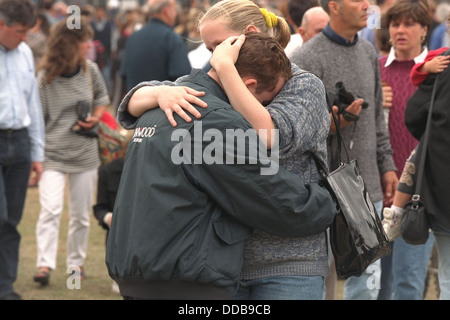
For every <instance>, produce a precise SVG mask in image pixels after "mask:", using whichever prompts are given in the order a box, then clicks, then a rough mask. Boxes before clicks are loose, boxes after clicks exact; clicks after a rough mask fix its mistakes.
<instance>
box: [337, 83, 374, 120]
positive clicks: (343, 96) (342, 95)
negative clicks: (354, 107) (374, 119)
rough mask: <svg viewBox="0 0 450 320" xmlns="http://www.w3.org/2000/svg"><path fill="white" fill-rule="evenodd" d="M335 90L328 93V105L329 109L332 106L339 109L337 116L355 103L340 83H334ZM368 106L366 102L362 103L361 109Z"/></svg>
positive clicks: (353, 98) (351, 95) (352, 96)
mask: <svg viewBox="0 0 450 320" xmlns="http://www.w3.org/2000/svg"><path fill="white" fill-rule="evenodd" d="M335 89H336V90H335V91H333V92H329V93H328V103H329V104H330V109H331V108H332V106H337V107H338V108H339V111H338V114H341V113H343V112H344V111H345V109H346V108H347V107H348V106H349V105H350V104H351V103H352V102H353V101H355V96H354V95H353V94H352V93H350V92H348V91H347V90H346V89H345V87H344V84H343V83H342V81H339V82H336V85H335ZM368 106H369V103H368V102H365V101H364V102H363V103H362V108H363V109H366V108H367V107H368Z"/></svg>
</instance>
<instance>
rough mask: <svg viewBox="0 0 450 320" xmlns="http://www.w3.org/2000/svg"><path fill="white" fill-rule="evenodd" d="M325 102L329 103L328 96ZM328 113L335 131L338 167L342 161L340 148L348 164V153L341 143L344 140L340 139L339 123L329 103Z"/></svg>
mask: <svg viewBox="0 0 450 320" xmlns="http://www.w3.org/2000/svg"><path fill="white" fill-rule="evenodd" d="M327 102H329V100H328V96H327ZM328 106H329V107H328V111H329V112H330V114H331V117H332V119H333V122H334V127H335V129H336V140H337V158H338V162H339V164H338V166H339V165H341V164H342V159H341V151H342V147H343V148H344V151H345V155H346V158H347V163H348V162H350V157H349V156H348V151H347V148H346V147H345V143H344V142H343V141H344V140H343V139H342V134H341V128H340V121H339V119H338V118H337V117H336V115H335V114H334V112H333V109H332V106H331V104H330V103H328Z"/></svg>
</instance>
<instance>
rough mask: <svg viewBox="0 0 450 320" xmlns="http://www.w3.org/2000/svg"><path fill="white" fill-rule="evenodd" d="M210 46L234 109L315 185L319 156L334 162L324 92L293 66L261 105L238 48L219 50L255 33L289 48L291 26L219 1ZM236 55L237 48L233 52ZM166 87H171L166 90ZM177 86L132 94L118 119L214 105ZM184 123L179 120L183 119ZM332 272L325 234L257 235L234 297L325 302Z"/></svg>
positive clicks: (250, 5) (147, 85)
mask: <svg viewBox="0 0 450 320" xmlns="http://www.w3.org/2000/svg"><path fill="white" fill-rule="evenodd" d="M199 31H200V34H201V37H202V40H203V42H204V43H205V45H206V47H207V48H208V49H209V50H210V51H212V52H213V57H212V60H211V65H212V67H213V68H214V69H215V71H216V72H217V74H218V75H219V77H220V81H221V83H222V84H223V87H224V89H225V92H226V93H227V95H228V98H229V100H230V102H231V105H232V106H233V108H234V109H235V110H237V111H238V112H240V113H241V114H242V115H243V116H244V117H245V118H246V119H247V121H249V122H250V124H251V125H252V126H253V127H254V128H255V129H256V130H257V132H263V131H260V130H264V129H265V130H267V132H268V133H269V134H268V135H267V136H261V135H260V137H261V138H263V140H265V141H266V143H267V145H269V146H270V145H271V142H272V136H271V135H270V132H273V131H271V129H276V130H278V133H279V140H278V141H276V142H278V143H279V149H280V165H281V166H284V167H286V168H287V169H288V170H289V171H291V172H293V173H295V174H297V175H298V177H299V178H300V179H301V180H302V181H303V182H304V183H308V182H316V181H317V180H318V179H319V174H318V172H317V168H316V166H315V163H314V159H313V157H312V155H311V154H312V153H315V154H316V155H317V156H318V157H319V158H320V159H322V161H323V162H324V163H327V160H326V159H327V146H326V139H327V136H328V132H329V129H330V116H329V113H328V109H327V105H326V98H325V89H324V86H323V84H322V82H321V81H320V80H319V79H318V78H317V77H316V76H315V75H313V74H311V73H307V72H305V71H303V70H301V69H299V68H298V67H297V66H296V65H293V66H292V70H293V76H292V77H291V78H290V79H289V80H288V81H287V82H286V84H285V85H284V87H283V88H282V90H281V92H280V93H279V94H278V95H277V96H276V97H275V98H274V99H273V100H272V101H267V102H266V103H265V106H263V105H262V104H261V103H259V102H258V101H257V100H256V99H255V98H254V97H253V96H252V94H251V93H250V92H249V91H248V90H247V88H246V86H245V85H244V83H243V82H242V80H240V79H239V75H238V72H237V71H236V68H235V67H234V64H233V62H234V61H235V60H233V59H230V56H231V57H237V56H238V50H239V48H238V49H237V50H236V51H235V52H233V51H232V50H234V49H236V47H223V48H222V49H223V50H222V49H221V50H218V51H215V49H216V47H217V46H218V45H219V44H220V43H222V41H224V40H225V39H227V38H229V37H231V36H237V35H240V34H243V33H248V32H255V31H259V32H263V33H267V34H270V35H272V36H273V37H274V38H275V39H277V40H278V42H279V43H280V44H281V46H283V47H286V45H287V43H288V42H289V39H290V32H289V28H288V25H287V23H286V21H285V20H284V19H283V18H281V17H277V16H276V15H275V14H274V13H272V12H270V11H268V10H266V9H265V8H260V7H258V6H257V5H256V4H255V3H254V2H252V1H248V0H228V1H220V2H217V3H216V4H215V5H213V6H212V7H210V8H209V9H208V10H207V11H206V13H205V14H204V16H203V17H202V18H201V19H200V20H199ZM227 48H228V49H230V50H227ZM255 68H258V62H257V61H255ZM178 82H179V80H177V81H176V82H175V85H176V84H177V83H178ZM160 85H164V86H160ZM173 85H174V83H170V82H153V81H152V82H144V83H141V84H139V85H138V86H136V87H135V88H133V89H132V90H131V91H130V92H129V93H128V94H127V96H126V97H125V99H124V100H123V102H122V104H121V105H120V107H119V111H118V112H119V113H118V118H119V120H120V121H121V124H122V125H123V126H125V127H127V128H132V127H133V126H134V123H135V121H136V120H137V118H138V117H139V116H140V115H142V114H143V113H144V112H145V111H146V110H148V109H151V108H154V107H157V106H160V107H161V108H162V109H164V110H165V111H166V114H167V116H168V118H169V120H170V121H171V122H172V125H176V124H177V122H176V119H177V116H175V117H174V116H173V112H174V111H175V112H176V113H177V114H178V115H180V116H181V117H182V119H184V120H186V121H191V120H192V118H191V116H189V115H188V114H187V113H186V112H185V111H184V110H183V109H185V110H186V111H187V112H188V113H190V114H191V115H193V116H194V117H196V118H199V117H200V113H199V112H198V111H196V110H195V109H194V108H193V107H192V106H191V105H190V104H191V103H192V104H196V105H199V106H202V107H207V106H206V105H205V103H203V102H202V101H201V100H200V99H198V96H201V95H202V94H203V93H202V92H198V91H195V90H192V89H189V88H186V87H174V86H173ZM178 120H180V118H178ZM328 273H329V267H328V253H327V244H326V235H325V232H322V233H320V234H315V235H311V236H307V237H301V238H287V237H277V236H274V235H272V234H270V233H266V232H262V231H259V230H255V232H254V233H253V236H252V237H251V238H250V239H249V240H248V241H247V242H246V245H245V252H244V264H243V269H242V273H241V285H240V289H239V292H238V294H237V295H236V296H235V297H234V298H235V299H323V296H324V277H325V276H326V275H327V274H328Z"/></svg>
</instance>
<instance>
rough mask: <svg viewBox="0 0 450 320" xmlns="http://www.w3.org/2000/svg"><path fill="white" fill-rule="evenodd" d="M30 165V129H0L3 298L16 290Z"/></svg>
mask: <svg viewBox="0 0 450 320" xmlns="http://www.w3.org/2000/svg"><path fill="white" fill-rule="evenodd" d="M30 166H31V160H30V139H29V137H28V131H27V130H26V129H24V130H20V131H13V132H5V131H0V297H1V296H4V295H6V294H9V293H12V292H14V288H13V283H14V281H15V280H16V278H17V268H18V262H19V245H20V234H19V232H18V231H17V225H18V224H19V222H20V220H21V218H22V212H23V208H24V205H25V197H26V193H27V189H28V178H29V176H30Z"/></svg>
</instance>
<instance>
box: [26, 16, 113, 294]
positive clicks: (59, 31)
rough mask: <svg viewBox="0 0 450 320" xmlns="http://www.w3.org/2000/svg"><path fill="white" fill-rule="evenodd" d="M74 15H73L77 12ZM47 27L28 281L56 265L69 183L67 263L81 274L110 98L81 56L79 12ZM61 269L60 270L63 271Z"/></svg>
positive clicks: (43, 280)
mask: <svg viewBox="0 0 450 320" xmlns="http://www.w3.org/2000/svg"><path fill="white" fill-rule="evenodd" d="M78 18H79V17H78ZM68 19H73V17H68V18H66V19H63V20H61V21H60V22H58V23H57V24H55V25H54V26H53V27H52V30H51V33H50V37H49V39H48V44H47V51H46V54H45V55H44V57H43V63H42V64H41V66H40V68H39V69H38V74H37V81H38V88H39V94H40V98H41V103H42V110H43V113H44V121H45V134H46V139H45V143H46V145H45V152H44V164H43V173H42V178H41V181H40V183H39V198H40V203H41V211H40V214H39V219H38V222H37V225H36V241H37V267H38V272H37V273H36V274H35V275H34V277H33V279H34V281H36V282H38V283H40V284H41V285H47V284H48V282H49V277H50V271H51V270H54V269H55V268H56V256H57V249H58V234H59V225H60V219H61V213H62V211H63V208H64V194H65V192H64V191H65V186H66V178H67V183H68V187H69V192H68V194H69V229H68V236H67V258H66V263H67V267H68V268H71V270H72V271H73V273H74V274H75V276H79V277H80V279H83V278H84V277H85V273H84V268H83V264H84V261H85V258H86V251H87V245H88V236H89V227H90V213H91V210H92V201H93V196H94V192H95V188H96V180H97V170H98V168H99V167H100V157H99V152H98V141H97V138H96V134H95V132H96V128H95V127H96V126H97V124H98V122H99V121H100V119H101V117H102V115H103V112H104V110H105V109H106V106H107V105H108V104H109V103H110V97H109V95H108V92H107V89H106V85H105V82H104V80H103V77H102V74H101V72H100V70H99V68H98V66H97V65H96V64H95V63H94V62H91V61H89V60H87V59H86V54H87V52H88V51H89V49H90V46H91V42H90V40H91V39H92V37H93V35H94V32H93V30H92V28H91V26H90V25H89V23H88V22H87V20H85V18H84V17H81V18H79V19H80V28H70V26H71V21H69V20H68ZM64 272H66V271H64Z"/></svg>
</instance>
